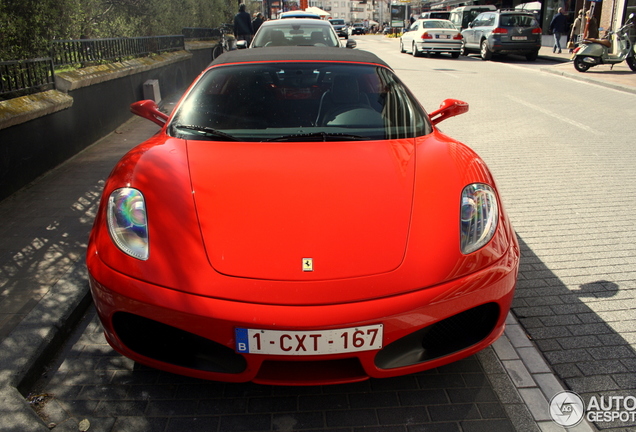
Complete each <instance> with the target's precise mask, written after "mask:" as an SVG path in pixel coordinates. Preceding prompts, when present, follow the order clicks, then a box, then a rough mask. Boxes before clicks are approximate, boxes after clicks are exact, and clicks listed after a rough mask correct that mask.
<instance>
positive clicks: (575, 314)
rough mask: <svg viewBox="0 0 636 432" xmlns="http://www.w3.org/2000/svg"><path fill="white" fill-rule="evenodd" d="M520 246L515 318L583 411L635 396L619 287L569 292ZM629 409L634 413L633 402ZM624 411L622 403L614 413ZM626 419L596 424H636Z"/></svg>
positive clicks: (603, 284) (629, 314) (593, 285)
mask: <svg viewBox="0 0 636 432" xmlns="http://www.w3.org/2000/svg"><path fill="white" fill-rule="evenodd" d="M519 243H520V247H521V268H520V272H519V273H520V274H519V282H518V286H517V292H516V295H515V300H514V301H513V313H514V314H515V315H516V316H517V318H518V319H519V322H520V323H521V324H522V325H523V327H524V328H525V329H526V332H527V333H528V335H529V336H530V337H531V339H532V340H533V341H534V342H535V343H536V345H537V346H538V348H539V349H540V351H541V352H542V353H543V355H544V356H545V358H546V359H547V361H548V363H549V364H550V365H551V366H552V368H553V369H554V371H555V372H556V374H557V375H558V377H559V378H561V380H562V381H563V382H564V383H565V385H566V388H569V389H570V390H572V391H574V392H576V393H578V394H579V395H580V396H581V397H582V398H583V399H584V401H585V404H586V406H587V404H588V403H589V401H590V399H591V398H592V396H596V397H597V398H598V400H600V398H599V396H604V398H605V399H604V400H605V402H606V406H607V405H608V403H609V400H608V398H609V397H610V396H624V397H627V396H630V397H632V398H633V397H634V396H636V352H635V351H634V349H633V348H632V346H631V345H630V343H629V342H628V341H626V340H625V339H624V338H623V337H622V336H621V335H620V334H619V332H620V331H625V332H632V331H634V328H633V323H634V318H635V317H634V311H633V310H630V309H629V304H628V303H625V302H622V301H621V298H623V297H622V296H623V291H622V290H621V287H620V286H618V285H617V284H615V283H613V282H609V281H606V280H602V279H600V280H598V281H594V282H590V283H586V284H583V285H580V286H579V287H578V288H577V289H570V288H568V287H567V286H566V285H565V284H564V283H563V282H562V281H561V280H560V279H559V278H558V277H557V276H556V275H555V274H554V273H553V272H552V271H551V270H550V269H549V268H548V267H547V266H546V265H545V264H544V263H543V262H542V261H541V259H540V258H538V257H537V256H536V255H535V254H534V252H533V251H532V249H530V247H529V246H528V245H527V244H526V243H525V242H524V241H523V239H521V238H519ZM573 253H574V252H573ZM590 277H591V278H592V277H593V276H590ZM625 295H626V296H627V297H625V298H629V299H630V300H633V299H632V297H631V296H630V295H629V294H627V293H625ZM599 313H600V314H602V315H603V317H601V316H600V315H599ZM608 318H609V319H608ZM614 402H616V401H614ZM614 406H616V403H614ZM628 406H629V407H630V408H631V409H632V411H631V413H634V411H633V409H634V408H633V403H630V404H629V405H628ZM622 409H623V408H622V403H621V408H620V409H618V410H614V411H616V412H618V411H621V410H622ZM629 417H630V418H629V420H628V421H626V422H622V421H611V422H595V425H596V426H597V427H598V428H599V429H607V428H616V427H622V428H628V427H634V426H636V419H634V418H632V416H631V414H630V416H629Z"/></svg>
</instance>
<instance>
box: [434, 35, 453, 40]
mask: <svg viewBox="0 0 636 432" xmlns="http://www.w3.org/2000/svg"><path fill="white" fill-rule="evenodd" d="M435 36H437V39H450V36H449V35H435Z"/></svg>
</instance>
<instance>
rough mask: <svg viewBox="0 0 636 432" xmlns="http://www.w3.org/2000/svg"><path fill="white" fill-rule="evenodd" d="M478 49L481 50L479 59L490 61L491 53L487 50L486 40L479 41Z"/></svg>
mask: <svg viewBox="0 0 636 432" xmlns="http://www.w3.org/2000/svg"><path fill="white" fill-rule="evenodd" d="M480 48H481V49H480V53H481V59H482V60H490V59H491V58H492V51H490V48H488V41H487V40H486V39H484V40H483V41H481V47H480Z"/></svg>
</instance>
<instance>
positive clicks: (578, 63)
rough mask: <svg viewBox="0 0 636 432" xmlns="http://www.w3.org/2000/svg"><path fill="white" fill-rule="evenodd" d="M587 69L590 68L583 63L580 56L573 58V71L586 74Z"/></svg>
mask: <svg viewBox="0 0 636 432" xmlns="http://www.w3.org/2000/svg"><path fill="white" fill-rule="evenodd" d="M589 68H590V65H589V64H587V63H585V62H584V61H583V57H581V56H577V57H574V69H576V70H577V71H579V72H587V70H588V69H589Z"/></svg>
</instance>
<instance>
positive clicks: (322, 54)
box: [210, 46, 390, 68]
mask: <svg viewBox="0 0 636 432" xmlns="http://www.w3.org/2000/svg"><path fill="white" fill-rule="evenodd" d="M290 60H291V61H312V60H314V61H334V62H356V63H371V64H377V65H381V66H385V67H387V68H390V66H389V65H388V64H386V63H385V62H384V61H382V60H381V59H380V58H379V57H378V56H376V55H375V54H372V53H370V52H368V51H362V50H358V49H347V48H323V47H298V46H285V47H268V48H248V49H241V50H234V51H228V52H226V53H225V54H223V55H220V56H218V57H217V58H216V60H214V61H213V62H212V63H211V64H210V66H213V65H214V66H216V65H221V64H228V63H248V62H263V61H265V62H267V61H290Z"/></svg>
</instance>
